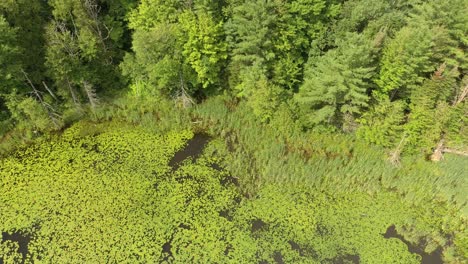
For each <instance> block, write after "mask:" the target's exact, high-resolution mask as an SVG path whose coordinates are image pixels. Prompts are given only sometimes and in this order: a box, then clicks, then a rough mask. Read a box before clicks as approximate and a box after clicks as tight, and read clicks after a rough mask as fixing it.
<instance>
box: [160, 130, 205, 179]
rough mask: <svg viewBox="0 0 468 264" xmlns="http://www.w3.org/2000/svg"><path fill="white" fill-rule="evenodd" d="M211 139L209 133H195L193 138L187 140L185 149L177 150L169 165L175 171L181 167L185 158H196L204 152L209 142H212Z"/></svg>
mask: <svg viewBox="0 0 468 264" xmlns="http://www.w3.org/2000/svg"><path fill="white" fill-rule="evenodd" d="M210 140H211V137H210V136H209V135H207V134H203V133H198V134H195V135H194V136H193V138H192V139H190V140H189V141H188V142H187V145H185V147H184V148H183V149H181V150H179V151H177V152H176V154H175V155H174V157H172V159H171V161H169V166H171V167H172V170H173V171H175V170H177V169H178V168H179V167H180V165H181V164H182V161H184V160H185V159H187V158H192V159H194V160H196V159H197V158H198V157H199V156H200V155H201V154H202V152H203V149H204V148H205V146H206V145H207V144H208V142H210Z"/></svg>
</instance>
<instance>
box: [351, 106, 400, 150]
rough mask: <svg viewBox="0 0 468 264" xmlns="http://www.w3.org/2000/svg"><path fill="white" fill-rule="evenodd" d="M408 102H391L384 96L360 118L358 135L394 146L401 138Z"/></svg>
mask: <svg viewBox="0 0 468 264" xmlns="http://www.w3.org/2000/svg"><path fill="white" fill-rule="evenodd" d="M405 108H406V104H405V103H404V102H402V101H401V100H398V101H394V102H390V100H389V99H386V98H383V99H381V100H380V101H379V102H378V103H376V104H375V105H374V106H373V108H371V110H370V111H369V112H367V113H364V114H363V115H362V117H361V118H360V119H358V122H359V124H360V125H361V126H360V127H359V129H358V130H357V131H356V136H357V137H359V138H362V139H364V140H366V141H367V142H370V143H373V144H376V145H380V146H384V147H394V146H396V144H398V142H399V140H400V139H401V132H402V131H403V124H404V118H405V116H404V110H405Z"/></svg>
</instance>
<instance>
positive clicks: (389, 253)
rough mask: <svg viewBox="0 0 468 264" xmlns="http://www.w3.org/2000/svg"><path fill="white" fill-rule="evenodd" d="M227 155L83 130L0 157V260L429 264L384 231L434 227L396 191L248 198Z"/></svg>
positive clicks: (116, 127) (122, 131)
mask: <svg viewBox="0 0 468 264" xmlns="http://www.w3.org/2000/svg"><path fill="white" fill-rule="evenodd" d="M197 136H198V138H197ZM221 148H226V146H225V145H224V142H222V140H218V139H213V138H209V137H207V136H206V135H203V136H201V137H200V136H199V135H194V133H193V132H192V131H188V130H187V131H178V132H168V133H165V134H157V133H152V132H149V131H148V130H146V129H143V128H141V127H133V126H129V125H125V124H90V123H85V122H81V123H78V124H76V125H74V126H73V127H71V128H68V129H67V130H66V131H65V132H64V133H63V134H62V135H60V136H51V137H49V138H47V139H43V140H42V141H40V142H38V143H37V144H34V145H32V146H30V147H28V148H25V149H21V150H18V151H16V152H15V153H12V154H11V155H10V156H9V157H6V158H4V159H2V160H0V162H1V163H0V232H1V235H2V236H1V244H0V262H3V263H421V261H422V260H423V259H424V258H427V257H428V256H427V255H424V253H423V252H422V253H421V252H415V251H413V252H411V250H409V248H410V247H411V245H409V244H408V243H405V241H404V239H401V238H398V237H397V236H394V237H392V236H389V235H388V234H387V235H386V233H388V232H387V231H388V230H389V227H392V226H408V227H417V228H420V229H421V230H422V231H425V232H431V230H436V229H437V228H438V226H436V224H437V223H436V224H434V223H433V221H432V220H431V219H432V218H433V216H434V212H431V214H429V213H428V212H425V211H424V210H417V209H415V208H414V207H412V206H411V205H409V204H406V203H405V202H403V201H402V200H401V199H400V198H398V197H397V196H396V195H395V194H392V193H377V194H373V195H370V194H366V193H360V192H356V193H334V192H330V191H318V190H314V189H313V188H311V187H310V188H309V187H307V186H303V187H297V186H295V187H290V186H288V185H287V184H283V185H275V184H267V185H265V186H263V187H262V188H261V189H260V191H259V192H258V193H257V194H256V196H255V197H250V198H247V197H244V196H243V195H242V190H240V187H239V185H238V184H237V181H238V180H239V179H240V178H241V177H242V175H235V176H233V175H230V173H229V172H227V171H226V170H224V169H223V166H220V165H219V164H222V161H223V157H219V156H217V154H216V153H219V151H217V150H219V149H221ZM197 149H198V151H197ZM184 151H185V154H184ZM184 155H185V156H184ZM436 213H437V212H436ZM440 214H444V212H441V213H440ZM441 217H443V216H442V215H441ZM428 230H429V231H428ZM434 232H435V231H434ZM439 258H440V257H439ZM435 259H436V260H437V256H436V257H435Z"/></svg>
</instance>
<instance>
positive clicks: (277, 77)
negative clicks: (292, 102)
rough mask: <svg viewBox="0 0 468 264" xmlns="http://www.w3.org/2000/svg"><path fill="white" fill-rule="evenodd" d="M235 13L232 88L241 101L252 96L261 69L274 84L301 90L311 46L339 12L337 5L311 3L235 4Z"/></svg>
mask: <svg viewBox="0 0 468 264" xmlns="http://www.w3.org/2000/svg"><path fill="white" fill-rule="evenodd" d="M230 8H231V9H230V19H229V21H228V22H227V23H226V31H227V35H228V43H229V47H230V56H231V58H230V65H229V71H230V85H231V87H233V88H235V89H236V90H237V93H238V94H239V95H240V96H248V95H249V94H250V93H251V91H246V89H247V88H248V87H249V85H248V84H246V82H248V81H250V79H249V77H248V76H249V72H250V71H252V70H257V69H261V71H262V72H263V74H264V75H265V77H266V78H267V79H270V80H272V81H273V84H276V85H279V86H281V87H283V88H296V87H297V85H298V84H299V82H300V80H301V78H302V66H303V64H304V62H305V60H306V58H307V54H308V52H309V47H310V44H311V41H312V40H313V39H314V38H317V37H319V36H320V34H323V33H324V32H325V31H326V29H327V22H329V21H330V20H331V19H332V18H333V17H335V16H336V15H337V14H338V12H339V5H338V4H335V1H331V2H326V1H309V0H303V1H262V0H258V1H233V2H232V3H231V6H230ZM251 67H254V68H251Z"/></svg>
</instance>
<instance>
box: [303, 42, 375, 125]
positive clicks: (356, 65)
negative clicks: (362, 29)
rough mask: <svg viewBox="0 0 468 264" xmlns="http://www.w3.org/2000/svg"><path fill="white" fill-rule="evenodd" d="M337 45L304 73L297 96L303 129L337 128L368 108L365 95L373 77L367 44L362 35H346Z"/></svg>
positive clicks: (370, 54)
mask: <svg viewBox="0 0 468 264" xmlns="http://www.w3.org/2000/svg"><path fill="white" fill-rule="evenodd" d="M339 45H340V47H339V48H337V49H334V50H331V51H329V52H327V53H326V54H325V55H324V56H322V57H320V58H319V59H318V60H317V61H314V62H313V65H310V68H308V69H307V73H306V77H305V81H304V84H303V85H302V86H301V88H300V90H299V93H298V94H297V101H298V102H299V103H300V104H301V105H302V106H303V108H304V109H305V110H304V124H305V126H308V127H310V126H314V125H332V126H333V125H336V126H338V125H341V124H343V123H344V122H345V116H351V117H355V116H357V115H359V114H361V113H362V112H363V109H364V108H365V107H367V106H368V100H369V97H368V96H367V91H368V89H370V87H371V85H372V84H371V78H372V77H373V74H374V72H373V70H374V69H373V67H371V62H372V48H371V46H370V43H368V41H367V40H366V39H365V38H364V37H363V36H362V35H359V34H349V35H348V36H347V38H346V40H344V41H343V42H341V43H340V44H339ZM350 47H352V48H350ZM343 125H344V126H346V124H343Z"/></svg>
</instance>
